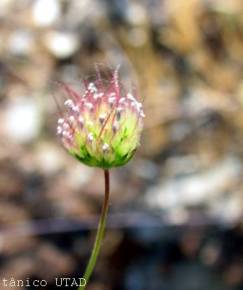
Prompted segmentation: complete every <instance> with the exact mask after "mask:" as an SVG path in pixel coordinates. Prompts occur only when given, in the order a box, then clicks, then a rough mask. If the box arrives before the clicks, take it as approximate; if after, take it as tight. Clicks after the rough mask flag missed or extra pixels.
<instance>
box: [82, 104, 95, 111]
mask: <svg viewBox="0 0 243 290" xmlns="http://www.w3.org/2000/svg"><path fill="white" fill-rule="evenodd" d="M84 105H85V107H86V108H87V109H88V110H90V111H92V110H93V108H94V106H93V104H91V103H85V104H84Z"/></svg>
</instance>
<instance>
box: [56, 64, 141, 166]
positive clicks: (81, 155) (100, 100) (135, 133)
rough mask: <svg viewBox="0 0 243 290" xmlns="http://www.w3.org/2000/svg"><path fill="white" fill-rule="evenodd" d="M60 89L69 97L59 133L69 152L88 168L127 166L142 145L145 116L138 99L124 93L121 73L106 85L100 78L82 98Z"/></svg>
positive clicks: (70, 91) (60, 121)
mask: <svg viewBox="0 0 243 290" xmlns="http://www.w3.org/2000/svg"><path fill="white" fill-rule="evenodd" d="M61 86H62V88H63V90H64V91H65V92H66V94H67V95H68V96H69V97H68V99H66V100H65V102H64V105H65V110H64V111H63V112H62V116H61V118H60V119H59V120H58V122H57V123H58V126H57V133H58V135H59V136H60V137H61V140H62V143H63V145H64V146H65V148H66V149H67V150H68V152H69V153H70V154H71V155H73V156H74V157H76V158H77V159H78V160H79V161H81V162H83V163H84V164H86V165H89V166H96V167H101V168H106V169H108V168H111V167H114V166H121V165H124V164H126V163H127V162H128V161H129V160H130V159H131V158H132V156H133V154H134V152H135V151H136V148H137V147H138V145H139V141H140V135H141V131H142V128H143V118H144V117H145V115H144V112H143V108H142V107H143V106H142V104H141V103H139V102H138V101H137V99H136V98H135V96H133V95H132V94H131V93H126V92H124V89H121V83H120V81H119V79H118V71H117V70H114V71H113V73H112V75H111V77H110V78H109V79H108V80H107V81H106V82H102V81H101V79H100V78H99V77H97V79H96V80H95V81H94V82H90V83H89V84H87V86H86V87H87V89H86V91H85V92H84V94H82V95H81V94H79V93H78V92H76V91H75V90H74V89H73V88H71V87H70V86H69V85H66V84H62V85H61Z"/></svg>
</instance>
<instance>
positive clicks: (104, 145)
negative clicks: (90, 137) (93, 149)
mask: <svg viewBox="0 0 243 290" xmlns="http://www.w3.org/2000/svg"><path fill="white" fill-rule="evenodd" d="M109 148H110V146H109V145H108V144H107V143H104V144H103V146H102V151H103V152H104V153H107V152H108V151H109Z"/></svg>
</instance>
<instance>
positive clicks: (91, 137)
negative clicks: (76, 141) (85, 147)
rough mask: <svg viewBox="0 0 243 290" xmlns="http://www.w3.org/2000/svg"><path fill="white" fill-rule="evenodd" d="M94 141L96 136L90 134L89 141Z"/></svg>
mask: <svg viewBox="0 0 243 290" xmlns="http://www.w3.org/2000/svg"><path fill="white" fill-rule="evenodd" d="M93 140H94V135H93V133H89V134H88V141H89V142H92V141H93Z"/></svg>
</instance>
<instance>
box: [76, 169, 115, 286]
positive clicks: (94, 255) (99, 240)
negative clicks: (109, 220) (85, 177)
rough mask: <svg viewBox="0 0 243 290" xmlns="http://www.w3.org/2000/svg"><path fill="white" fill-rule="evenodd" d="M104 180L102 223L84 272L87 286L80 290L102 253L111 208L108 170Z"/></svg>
mask: <svg viewBox="0 0 243 290" xmlns="http://www.w3.org/2000/svg"><path fill="white" fill-rule="evenodd" d="M104 178H105V196H104V202H103V206H102V211H101V216H100V221H99V225H98V229H97V233H96V237H95V242H94V246H93V249H92V253H91V256H90V258H89V262H88V265H87V267H86V270H85V272H84V275H83V278H84V279H85V280H86V285H85V286H80V287H79V290H84V289H85V288H86V286H87V284H88V281H89V278H90V276H91V274H92V272H93V270H94V267H95V264H96V260H97V257H98V255H99V252H100V247H101V244H102V240H103V237H104V232H105V225H106V217H107V212H108V208H109V196H110V173H109V170H108V169H104Z"/></svg>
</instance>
